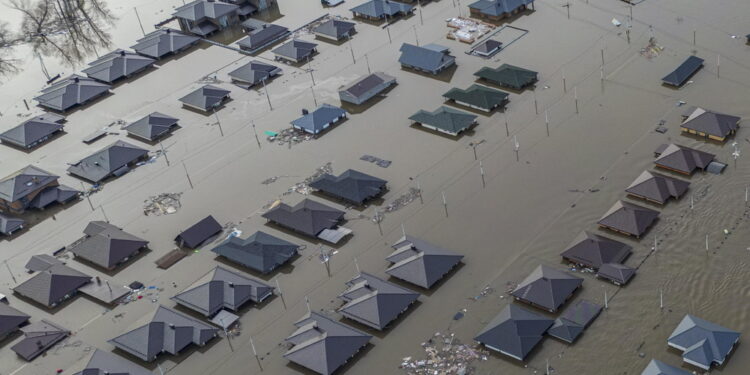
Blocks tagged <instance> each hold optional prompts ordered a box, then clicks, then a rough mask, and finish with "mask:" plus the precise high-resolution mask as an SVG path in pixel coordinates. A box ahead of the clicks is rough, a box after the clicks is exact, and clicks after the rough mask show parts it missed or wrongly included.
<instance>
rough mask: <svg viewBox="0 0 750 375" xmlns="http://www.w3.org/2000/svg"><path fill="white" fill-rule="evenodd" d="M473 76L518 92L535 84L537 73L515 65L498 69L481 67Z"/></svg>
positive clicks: (501, 66)
mask: <svg viewBox="0 0 750 375" xmlns="http://www.w3.org/2000/svg"><path fill="white" fill-rule="evenodd" d="M474 75H475V76H477V77H479V78H483V79H486V80H487V81H490V82H492V83H496V84H498V85H500V86H505V87H510V88H512V89H515V90H520V89H522V88H524V87H526V86H528V85H531V84H532V83H534V82H536V81H537V75H538V73H537V72H535V71H533V70H528V69H524V68H521V67H518V66H515V65H510V64H503V65H500V66H499V67H498V68H489V67H483V68H482V69H479V70H478V71H477V72H476V73H474Z"/></svg>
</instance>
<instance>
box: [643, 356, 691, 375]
mask: <svg viewBox="0 0 750 375" xmlns="http://www.w3.org/2000/svg"><path fill="white" fill-rule="evenodd" d="M641 375H692V374H691V373H690V372H687V371H685V370H683V369H681V368H677V367H674V366H670V365H668V364H666V363H664V362H662V361H659V360H656V359H652V360H651V362H649V363H648V366H646V368H645V369H643V372H642V373H641Z"/></svg>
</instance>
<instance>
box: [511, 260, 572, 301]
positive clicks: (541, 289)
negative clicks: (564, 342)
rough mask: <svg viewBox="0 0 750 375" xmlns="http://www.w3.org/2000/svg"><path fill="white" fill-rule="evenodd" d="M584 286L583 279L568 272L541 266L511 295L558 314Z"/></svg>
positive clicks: (518, 299)
mask: <svg viewBox="0 0 750 375" xmlns="http://www.w3.org/2000/svg"><path fill="white" fill-rule="evenodd" d="M581 284H583V279H582V278H580V277H577V276H573V275H571V274H569V273H567V272H563V271H558V270H556V269H554V268H550V267H547V266H545V265H539V266H538V267H537V268H536V269H535V270H534V271H532V272H531V274H529V276H527V277H526V278H525V279H524V280H523V281H521V283H520V284H518V286H517V287H516V289H515V290H513V292H511V295H512V296H513V297H514V298H515V299H516V300H517V301H521V302H525V303H528V304H529V305H532V306H534V307H538V308H541V309H544V310H547V311H549V312H552V313H554V312H556V311H557V310H558V309H559V308H560V307H561V306H562V305H563V304H565V302H566V301H567V300H568V299H570V297H572V296H573V293H575V291H576V290H578V288H580V287H581Z"/></svg>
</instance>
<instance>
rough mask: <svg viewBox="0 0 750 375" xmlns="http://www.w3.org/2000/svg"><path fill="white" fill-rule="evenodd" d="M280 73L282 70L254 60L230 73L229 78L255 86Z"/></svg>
mask: <svg viewBox="0 0 750 375" xmlns="http://www.w3.org/2000/svg"><path fill="white" fill-rule="evenodd" d="M279 73H281V68H278V67H276V66H274V65H271V64H265V63H262V62H259V61H256V60H253V61H250V62H249V63H247V64H245V65H243V66H241V67H239V68H237V69H235V70H233V71H231V72H229V76H230V77H232V79H235V80H237V81H242V82H247V83H249V84H251V85H255V84H258V83H260V82H261V81H263V80H265V79H268V78H270V77H271V76H272V75H275V74H279Z"/></svg>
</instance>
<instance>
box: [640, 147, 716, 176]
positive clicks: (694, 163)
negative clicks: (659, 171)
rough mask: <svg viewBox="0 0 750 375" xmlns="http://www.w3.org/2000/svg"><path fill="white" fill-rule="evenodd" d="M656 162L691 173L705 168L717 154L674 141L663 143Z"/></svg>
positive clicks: (662, 165)
mask: <svg viewBox="0 0 750 375" xmlns="http://www.w3.org/2000/svg"><path fill="white" fill-rule="evenodd" d="M657 151H658V153H659V154H661V155H659V156H658V157H657V158H656V160H654V163H655V164H656V165H658V166H660V167H662V168H667V169H673V170H676V171H678V172H682V173H685V174H691V173H692V172H693V171H694V170H695V169H696V168H698V169H705V168H706V167H707V166H708V165H709V164H710V163H711V161H713V160H714V157H715V156H716V155H714V154H710V153H708V152H703V151H699V150H696V149H692V148H689V147H685V146H680V145H677V144H674V143H670V144H668V145H661V146H660V147H659V149H658V150H657Z"/></svg>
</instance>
